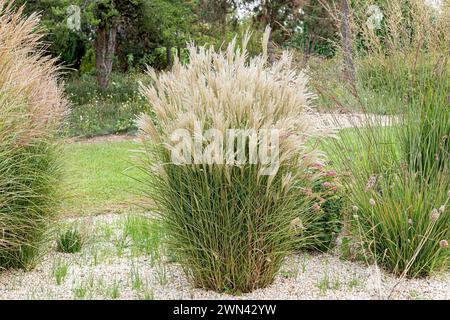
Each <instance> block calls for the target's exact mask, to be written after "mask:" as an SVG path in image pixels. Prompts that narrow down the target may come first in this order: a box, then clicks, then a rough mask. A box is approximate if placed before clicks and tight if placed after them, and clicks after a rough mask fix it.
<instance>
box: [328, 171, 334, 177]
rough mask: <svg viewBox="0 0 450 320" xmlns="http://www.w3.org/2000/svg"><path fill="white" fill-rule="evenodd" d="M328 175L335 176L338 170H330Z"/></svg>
mask: <svg viewBox="0 0 450 320" xmlns="http://www.w3.org/2000/svg"><path fill="white" fill-rule="evenodd" d="M326 176H327V177H335V176H336V170H329V171H327V174H326Z"/></svg>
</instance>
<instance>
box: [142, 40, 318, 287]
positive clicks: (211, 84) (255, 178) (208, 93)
mask: <svg viewBox="0 0 450 320" xmlns="http://www.w3.org/2000/svg"><path fill="white" fill-rule="evenodd" d="M247 40H248V39H247V38H246V39H244V41H243V43H242V46H241V47H237V46H236V45H235V43H232V44H230V46H229V47H228V48H227V50H226V51H225V52H224V53H220V52H215V51H214V50H213V49H209V48H204V47H201V48H197V47H194V46H192V47H191V48H190V62H189V63H188V64H186V65H181V64H180V63H179V62H176V63H175V65H174V67H173V70H172V72H170V73H162V74H160V75H157V74H156V73H154V72H150V76H151V77H152V80H153V81H154V86H149V87H144V88H143V93H144V95H145V96H146V97H147V98H148V100H149V102H150V103H151V105H152V106H153V107H154V111H155V114H156V115H157V119H158V121H157V123H156V124H154V123H153V121H152V119H151V118H150V117H149V116H143V117H142V118H141V120H140V129H141V132H142V138H143V146H144V149H143V152H144V155H145V156H144V157H143V158H142V160H143V164H142V166H141V169H142V170H143V171H144V172H147V174H148V176H147V177H145V179H144V180H143V182H144V185H143V187H144V188H143V192H144V194H146V195H148V197H149V198H150V199H151V200H152V201H154V204H155V206H154V207H151V208H152V209H153V210H155V212H157V213H158V214H159V215H160V218H161V221H162V223H163V225H164V228H165V231H166V233H167V238H168V248H169V250H170V251H171V252H173V253H174V254H175V256H177V260H178V261H179V262H180V263H181V264H182V266H183V267H184V269H185V272H186V274H187V275H188V276H189V277H190V279H191V280H192V282H193V284H194V285H195V286H199V287H203V288H209V289H214V290H217V291H230V292H249V291H252V290H254V289H257V288H261V287H265V286H267V285H269V284H270V283H271V282H272V281H273V279H274V276H275V274H276V272H277V271H278V269H279V268H280V265H281V262H282V261H283V259H284V257H286V255H287V254H288V253H289V252H290V251H291V250H292V248H293V245H294V242H295V241H302V240H304V237H302V236H301V231H302V230H303V228H304V225H306V224H307V223H308V218H309V219H312V218H311V216H312V215H313V213H312V212H311V211H310V210H309V209H310V203H309V202H308V200H307V198H306V197H302V196H301V190H302V188H305V187H307V186H308V185H309V184H310V181H311V177H312V176H314V174H313V172H312V171H308V170H309V168H310V167H312V165H313V163H315V162H316V161H318V160H319V159H320V154H319V153H318V152H317V150H315V148H314V147H313V146H312V145H311V144H308V143H307V141H308V140H309V139H310V138H312V137H315V136H319V135H320V132H319V131H317V130H316V129H315V128H314V127H313V126H311V125H310V124H309V123H308V121H307V120H306V117H305V116H304V113H305V111H306V110H309V108H310V105H309V102H310V99H311V98H312V95H311V94H310V93H309V92H308V89H307V78H306V76H305V75H304V74H303V73H301V72H297V71H295V70H294V69H292V68H291V62H292V57H291V56H290V55H289V54H288V53H285V54H284V55H283V56H282V57H281V59H280V60H279V61H278V62H276V63H275V64H274V65H273V66H270V65H268V63H267V55H266V52H265V51H264V53H263V54H262V55H260V56H257V57H254V58H250V59H248V56H247V52H246V42H247ZM265 45H267V33H266V37H265ZM197 125H198V126H199V127H200V128H201V129H204V130H208V129H211V128H213V129H217V130H220V131H223V132H224V131H225V130H226V129H233V128H237V129H247V130H249V129H254V130H260V129H269V128H272V129H277V130H279V132H280V135H281V136H282V137H283V138H282V139H280V146H279V149H280V154H279V159H280V162H279V168H278V171H275V173H274V174H272V175H264V174H263V173H262V170H263V169H264V168H265V166H264V164H261V163H259V164H258V163H257V164H250V163H241V164H240V165H227V164H219V163H210V164H181V165H178V164H177V163H176V162H174V160H173V159H172V158H171V149H170V148H167V144H170V137H171V135H172V133H173V131H174V130H176V129H186V130H188V132H189V133H194V130H195V126H197ZM244 141H245V142H244V144H245V145H246V147H245V148H250V146H249V144H250V142H249V140H244ZM206 142H207V141H201V142H200V143H201V144H202V145H205V144H206ZM259 144H260V145H261V143H260V142H259ZM232 148H233V151H232V154H235V153H236V152H238V149H237V147H236V145H233V146H232ZM219 152H220V151H219ZM146 157H147V158H146ZM299 234H300V235H299ZM294 235H299V236H297V237H294Z"/></svg>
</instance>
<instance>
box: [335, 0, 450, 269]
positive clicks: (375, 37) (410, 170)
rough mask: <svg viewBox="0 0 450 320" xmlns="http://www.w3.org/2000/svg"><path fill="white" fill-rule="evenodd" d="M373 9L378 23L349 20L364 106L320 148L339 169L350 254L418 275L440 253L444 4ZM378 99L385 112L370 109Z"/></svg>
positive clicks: (448, 181)
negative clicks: (325, 148) (379, 18)
mask: <svg viewBox="0 0 450 320" xmlns="http://www.w3.org/2000/svg"><path fill="white" fill-rule="evenodd" d="M368 4H372V3H371V2H369V3H367V4H366V3H364V4H363V3H362V2H361V3H359V2H357V5H359V7H358V6H357V7H355V8H354V9H355V12H356V13H358V12H364V10H366V9H367V7H366V5H368ZM443 6H445V4H443ZM381 10H382V12H383V14H384V18H383V23H382V24H381V27H380V29H376V28H370V27H369V26H368V24H367V23H365V21H364V19H363V20H362V21H359V20H355V21H354V23H355V25H354V28H355V30H354V31H355V33H354V34H356V35H358V41H359V42H360V43H359V44H360V45H361V46H360V47H358V46H356V45H355V47H358V51H357V56H356V62H357V79H356V85H353V86H352V89H351V90H349V92H352V94H353V96H355V97H356V100H357V101H359V103H360V104H361V109H363V110H365V111H366V115H365V116H362V117H361V119H360V120H361V121H359V123H355V126H357V127H356V128H354V129H352V130H345V131H341V132H340V135H339V136H340V137H339V139H336V140H335V141H334V143H333V144H332V147H331V148H330V149H329V150H328V151H329V153H330V155H331V156H332V157H336V158H335V159H334V160H335V163H336V164H339V166H340V169H341V172H342V173H343V174H345V175H346V176H347V178H346V179H345V181H344V186H345V189H346V192H345V194H346V195H347V197H348V200H349V201H348V202H349V205H350V208H351V209H350V210H349V215H348V219H349V220H350V221H351V222H350V223H349V225H350V228H349V229H350V230H349V232H350V234H351V236H352V237H353V240H354V241H355V242H356V244H357V245H358V246H357V247H358V248H359V249H360V252H359V253H360V254H361V255H362V256H364V257H365V258H366V259H367V261H368V262H370V263H377V264H379V265H381V266H383V267H384V268H386V269H387V270H389V271H391V272H393V273H394V274H396V275H399V276H401V277H418V276H427V275H430V274H431V273H432V272H433V271H435V270H440V269H442V268H444V269H445V268H448V261H449V259H448V258H449V250H448V242H447V241H448V239H449V237H450V230H449V222H450V212H449V208H448V204H449V196H450V193H449V189H450V171H449V170H450V161H449V136H450V113H449V100H448V88H449V85H450V80H449V79H450V73H449V70H450V69H449V66H448V57H447V56H448V54H447V52H448V50H449V42H448V41H447V38H446V35H447V33H448V31H447V30H448V29H449V21H450V20H449V19H448V14H449V12H448V10H442V11H439V10H435V9H433V8H430V7H427V5H426V3H425V2H424V1H418V0H411V1H401V0H393V1H389V2H387V3H385V5H384V6H383V7H382V8H381ZM360 17H361V15H360ZM362 17H363V18H364V16H362ZM337 99H339V98H337ZM377 104H382V105H387V106H388V109H389V110H392V111H393V114H392V116H390V117H387V118H382V117H378V116H374V115H373V114H370V113H371V112H373V110H374V109H373V107H374V106H375V105H377Z"/></svg>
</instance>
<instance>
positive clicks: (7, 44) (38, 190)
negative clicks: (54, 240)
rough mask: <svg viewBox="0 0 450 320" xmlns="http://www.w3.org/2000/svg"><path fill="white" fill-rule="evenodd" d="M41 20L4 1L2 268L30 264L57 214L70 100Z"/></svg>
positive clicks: (0, 32)
mask: <svg viewBox="0 0 450 320" xmlns="http://www.w3.org/2000/svg"><path fill="white" fill-rule="evenodd" d="M37 23H38V18H37V16H36V15H31V16H30V17H29V18H22V17H21V11H20V10H19V11H15V10H14V9H12V2H11V1H4V0H0V43H1V50H0V87H1V93H0V114H1V116H0V269H3V268H16V267H20V268H28V267H32V266H33V264H34V263H35V262H36V259H37V258H38V257H39V256H40V253H41V249H42V244H43V243H44V241H45V240H46V239H47V235H48V234H49V233H48V231H49V226H50V222H51V221H52V218H53V217H54V215H55V213H56V212H57V205H58V198H59V197H58V192H57V188H58V182H59V176H60V175H59V172H60V163H61V162H60V159H59V154H60V151H59V150H58V145H57V143H56V139H55V136H56V133H57V130H58V127H59V126H60V123H61V120H62V118H63V117H64V115H65V113H66V110H67V102H66V100H65V99H64V97H63V95H62V90H61V89H60V86H59V85H58V79H57V77H56V71H57V68H56V67H55V64H54V61H52V60H50V59H49V58H47V57H44V56H42V52H44V50H43V48H42V44H41V43H40V39H41V35H40V34H39V33H37V32H36V30H37V29H38V25H37Z"/></svg>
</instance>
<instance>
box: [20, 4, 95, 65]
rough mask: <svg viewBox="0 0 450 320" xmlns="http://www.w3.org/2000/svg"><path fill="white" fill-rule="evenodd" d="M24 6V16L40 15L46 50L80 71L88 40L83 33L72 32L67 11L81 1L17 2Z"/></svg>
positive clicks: (64, 63) (63, 62)
mask: <svg viewBox="0 0 450 320" xmlns="http://www.w3.org/2000/svg"><path fill="white" fill-rule="evenodd" d="M14 4H15V5H16V6H18V7H19V6H20V7H21V6H23V10H24V14H25V15H31V14H32V13H35V12H36V13H38V14H39V15H40V18H41V24H40V26H41V28H42V29H43V31H44V33H45V37H44V41H45V42H46V43H47V44H48V46H47V48H46V50H47V51H48V53H49V54H50V55H52V56H54V57H57V58H58V59H59V60H60V62H61V63H62V64H63V65H64V66H68V67H71V68H75V69H78V68H79V66H80V63H81V59H82V57H83V56H84V54H85V51H86V42H87V38H86V37H85V34H84V33H83V32H79V31H76V30H72V29H70V28H69V27H68V24H67V16H68V12H67V9H68V7H69V6H70V5H71V4H79V0H15V1H14Z"/></svg>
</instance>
